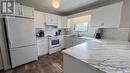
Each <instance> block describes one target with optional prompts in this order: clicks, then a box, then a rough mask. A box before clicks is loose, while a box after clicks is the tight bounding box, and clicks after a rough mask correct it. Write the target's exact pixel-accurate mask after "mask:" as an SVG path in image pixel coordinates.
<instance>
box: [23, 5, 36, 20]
mask: <svg viewBox="0 0 130 73" xmlns="http://www.w3.org/2000/svg"><path fill="white" fill-rule="evenodd" d="M21 6H22V15H23V16H24V17H29V18H34V8H31V7H27V6H23V5H21Z"/></svg>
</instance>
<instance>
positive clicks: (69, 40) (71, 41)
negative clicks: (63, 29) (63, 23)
mask: <svg viewBox="0 0 130 73" xmlns="http://www.w3.org/2000/svg"><path fill="white" fill-rule="evenodd" d="M84 42H86V39H82V38H77V37H73V36H67V37H64V48H70V47H73V46H76V45H79V44H81V43H84Z"/></svg>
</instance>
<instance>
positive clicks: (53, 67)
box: [0, 52, 63, 73]
mask: <svg viewBox="0 0 130 73" xmlns="http://www.w3.org/2000/svg"><path fill="white" fill-rule="evenodd" d="M0 73H63V54H62V53H61V52H57V53H54V54H52V55H44V56H41V57H40V58H39V60H38V61H35V62H31V63H28V64H26V65H23V66H20V67H17V68H14V69H11V70H7V71H0Z"/></svg>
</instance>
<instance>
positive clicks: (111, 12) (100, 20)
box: [90, 2, 123, 28]
mask: <svg viewBox="0 0 130 73" xmlns="http://www.w3.org/2000/svg"><path fill="white" fill-rule="evenodd" d="M122 5H123V2H118V3H115V4H112V5H108V6H104V7H101V8H97V9H94V10H92V19H91V24H90V26H92V27H100V28H118V27H120V19H121V11H122Z"/></svg>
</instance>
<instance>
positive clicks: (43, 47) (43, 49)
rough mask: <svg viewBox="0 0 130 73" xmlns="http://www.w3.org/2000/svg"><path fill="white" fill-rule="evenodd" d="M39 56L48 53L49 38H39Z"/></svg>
mask: <svg viewBox="0 0 130 73" xmlns="http://www.w3.org/2000/svg"><path fill="white" fill-rule="evenodd" d="M37 48H38V56H42V55H45V54H47V53H48V39H47V38H40V39H38V40H37Z"/></svg>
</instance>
